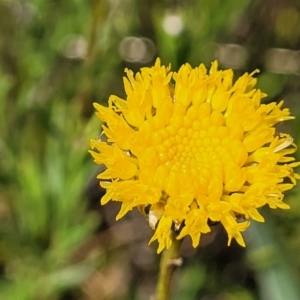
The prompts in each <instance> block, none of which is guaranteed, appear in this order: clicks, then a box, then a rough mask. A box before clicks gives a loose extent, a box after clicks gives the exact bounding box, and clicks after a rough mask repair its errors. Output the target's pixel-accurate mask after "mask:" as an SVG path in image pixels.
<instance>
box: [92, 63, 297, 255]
mask: <svg viewBox="0 0 300 300" xmlns="http://www.w3.org/2000/svg"><path fill="white" fill-rule="evenodd" d="M255 73H256V71H255V72H253V73H252V74H248V73H246V74H244V75H243V76H242V77H240V78H239V79H238V80H237V81H236V82H235V83H233V71H232V70H231V69H229V70H224V71H219V70H218V65H217V62H213V63H212V66H211V68H210V70H209V71H207V69H206V68H205V66H204V65H203V64H201V65H200V66H199V67H197V68H194V69H193V68H192V67H191V66H190V65H189V64H185V65H183V66H182V67H181V68H180V69H179V71H178V72H170V67H166V66H161V63H160V60H159V59H157V60H156V63H155V65H154V66H153V67H152V68H142V69H141V71H140V72H138V73H137V74H136V75H135V76H134V75H133V73H132V72H131V71H130V70H126V74H127V77H125V78H124V87H125V91H126V94H127V98H126V99H121V98H119V97H117V96H111V97H110V98H109V101H108V103H109V106H108V107H105V106H102V105H99V104H97V103H95V104H94V106H95V108H96V109H97V113H96V114H97V116H98V117H99V118H100V119H101V120H102V121H103V122H104V123H105V125H103V126H102V127H103V134H104V135H105V136H106V137H107V140H106V141H104V139H101V138H100V139H97V140H96V139H92V140H91V148H92V149H95V151H90V153H91V154H92V156H93V157H94V160H95V163H97V164H103V165H105V167H106V170H105V171H104V172H102V173H100V174H99V175H98V178H99V179H100V185H101V186H102V187H103V188H105V189H106V194H105V195H104V196H103V198H102V200H101V203H102V204H106V203H107V202H108V201H110V200H113V201H119V202H121V204H122V207H121V210H120V212H119V214H118V215H117V219H119V218H121V217H123V216H124V215H125V214H126V213H127V212H128V211H130V210H132V209H133V208H134V207H137V208H139V209H140V210H141V211H142V212H144V213H145V214H146V215H147V217H148V222H149V225H150V226H151V227H152V228H153V229H154V230H155V232H154V235H153V237H152V239H151V240H150V242H152V241H154V240H158V244H159V248H158V252H160V251H162V250H163V249H164V248H165V247H166V248H169V247H170V245H171V243H172V241H171V238H170V233H171V230H173V229H175V230H176V231H177V232H178V235H177V239H181V238H183V237H184V236H186V235H190V236H191V238H192V243H193V246H194V247H196V246H198V245H199V242H200V237H201V234H202V233H207V232H209V231H210V230H211V229H210V227H209V223H210V222H211V221H213V222H221V224H222V225H223V226H224V228H225V229H226V231H227V233H228V244H230V242H231V240H232V238H235V239H236V240H237V242H238V243H239V244H240V245H242V246H245V242H244V240H243V237H242V235H241V232H243V231H245V230H246V229H247V227H248V226H249V224H250V223H249V220H250V219H253V220H255V221H258V222H264V218H263V216H262V215H261V214H260V213H259V211H258V209H259V208H260V207H262V206H264V205H266V204H268V205H269V207H270V208H277V207H279V208H282V209H287V208H289V206H288V205H287V204H286V203H284V202H283V201H282V200H283V197H284V195H283V192H285V191H286V190H289V189H291V188H292V187H293V186H294V185H295V184H296V179H300V176H299V174H296V173H294V168H295V167H296V166H298V165H299V164H300V163H299V162H294V158H293V157H291V156H290V155H291V154H292V153H294V152H295V151H296V145H295V144H293V139H292V138H291V136H289V135H288V134H281V133H280V134H277V133H276V130H275V128H274V126H275V125H276V124H277V123H279V122H282V121H286V120H290V119H292V118H293V117H291V116H290V112H289V110H288V109H287V108H284V109H282V105H283V101H281V102H280V103H278V104H277V103H270V104H261V99H262V98H264V97H265V96H266V94H264V93H262V92H261V91H260V90H259V89H254V86H255V84H256V79H254V78H253V74H255Z"/></svg>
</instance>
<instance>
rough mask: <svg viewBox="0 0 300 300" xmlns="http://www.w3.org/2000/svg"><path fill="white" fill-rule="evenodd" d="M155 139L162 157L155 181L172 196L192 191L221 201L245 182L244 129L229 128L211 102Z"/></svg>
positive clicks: (172, 121) (192, 108)
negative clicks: (212, 107) (224, 195)
mask: <svg viewBox="0 0 300 300" xmlns="http://www.w3.org/2000/svg"><path fill="white" fill-rule="evenodd" d="M174 110H175V109H174ZM153 137H154V138H155V142H153V145H156V146H155V148H156V151H157V154H158V157H159V167H158V168H157V171H156V176H155V181H156V183H158V184H159V185H160V187H161V188H162V189H163V190H165V192H166V193H167V194H168V195H177V194H178V193H180V191H188V192H190V193H192V194H193V197H197V196H199V195H205V196H214V197H216V198H220V197H221V195H222V194H224V192H225V193H226V192H233V191H238V190H239V189H240V188H241V187H242V186H243V184H244V183H245V180H246V176H245V171H244V169H243V168H242V167H243V165H244V163H245V162H246V160H247V157H248V153H247V150H246V148H245V146H244V145H243V143H242V138H243V130H242V129H241V128H230V127H227V126H226V118H225V117H224V115H223V113H221V112H219V111H212V109H211V105H210V104H209V103H208V102H205V103H202V104H200V105H197V106H196V105H192V106H190V107H189V108H188V109H187V111H186V113H185V114H184V115H182V114H180V113H178V114H177V115H176V114H175V115H173V117H172V118H171V119H170V121H169V124H168V125H167V126H165V127H164V128H163V129H160V130H158V131H156V132H155V133H154V134H153Z"/></svg>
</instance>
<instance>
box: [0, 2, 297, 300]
mask: <svg viewBox="0 0 300 300" xmlns="http://www.w3.org/2000/svg"><path fill="white" fill-rule="evenodd" d="M157 56H160V57H161V58H162V62H163V63H164V64H168V63H171V64H172V68H173V70H176V69H178V67H179V66H180V65H181V64H182V63H185V62H189V63H191V64H192V65H193V66H197V65H198V64H199V63H201V62H203V63H205V64H206V65H207V66H209V64H210V62H211V61H212V60H214V59H216V58H217V59H218V60H219V64H220V67H221V68H233V69H234V70H235V74H236V76H239V75H241V74H242V73H243V72H245V71H250V72H251V71H253V70H254V69H256V68H259V69H260V70H261V72H260V73H259V74H258V76H257V77H258V86H259V87H260V88H261V89H263V90H264V91H265V92H266V93H268V94H269V98H267V100H266V101H268V102H270V101H279V100H281V99H285V100H286V102H285V106H288V107H290V109H291V110H292V114H293V115H295V116H296V117H298V118H296V119H295V120H293V121H290V122H288V123H287V124H283V125H282V126H280V127H279V128H278V131H279V132H280V131H284V132H290V133H292V134H293V136H294V138H295V143H296V144H298V145H299V144H300V131H299V128H300V127H299V126H300V105H299V101H300V2H299V1H296V0H288V1H287V0H276V1H274V0H273V1H272V0H252V1H250V0H239V1H236V0H177V1H176V0H166V1H158V0H155V1H150V0H106V1H104V0H98V1H97V0H64V1H59V0H0V300H48V299H51V300H52V299H53V300H69V299H70V300H102V299H116V300H118V299H126V300H127V299H128V300H131V299H136V300H144V299H145V300H146V299H147V300H148V299H150V296H151V295H153V292H154V289H155V282H156V276H157V272H158V260H159V256H157V254H156V246H157V245H155V244H154V245H151V246H150V247H149V246H148V245H147V243H148V240H149V239H150V237H151V235H152V232H151V229H150V228H149V227H148V225H147V223H146V222H145V220H144V218H143V217H142V216H141V215H140V214H139V213H137V212H132V213H130V214H129V215H128V216H126V217H125V218H124V219H123V220H121V221H119V222H116V221H115V215H116V212H117V211H118V209H119V206H118V204H114V203H110V204H108V205H107V206H105V207H100V205H99V199H100V197H101V195H102V194H103V191H102V190H101V189H100V188H99V186H98V181H97V180H96V179H95V175H96V174H97V172H99V169H98V168H97V166H96V165H94V164H93V162H92V159H91V157H89V155H88V153H87V150H88V149H89V139H90V138H94V137H97V136H98V135H99V134H100V132H101V131H100V130H101V128H100V123H99V121H98V120H97V119H96V118H95V117H94V109H93V106H92V103H93V102H100V103H106V102H107V99H108V97H109V95H110V94H117V95H119V96H124V91H123V86H122V76H123V75H124V73H123V70H124V68H125V67H128V68H131V69H132V70H134V71H136V70H138V69H139V68H140V67H141V66H145V65H152V64H153V62H154V61H155V58H156V57H157ZM298 159H299V154H298ZM299 193H300V191H299V188H298V187H296V188H295V189H294V190H292V191H291V192H290V193H289V194H288V195H287V202H288V203H289V204H290V205H291V207H292V209H291V210H290V211H268V210H266V211H264V212H263V213H264V215H265V216H266V219H267V222H266V223H265V224H259V225H257V224H254V223H253V224H252V225H253V226H252V227H251V229H250V230H249V231H248V232H247V233H246V235H245V237H246V239H247V243H248V246H247V248H246V249H243V248H241V247H239V246H238V245H236V244H235V243H233V244H232V246H231V247H227V237H226V234H225V233H224V231H223V230H222V228H221V227H219V226H216V227H214V229H213V232H212V233H211V234H209V235H207V236H205V237H203V239H202V245H201V247H199V248H198V249H196V250H195V249H193V248H191V246H190V241H189V240H186V241H185V242H184V243H183V246H182V249H181V250H182V251H181V254H182V257H183V258H184V265H183V267H182V268H181V269H180V270H177V272H176V274H175V277H174V283H175V284H174V285H173V292H172V299H174V300H191V299H192V300H196V299H197V300H198V299H199V300H240V299H241V300H255V299H258V300H270V299H272V300H282V299H284V300H299V299H300V293H299V286H300V255H299V251H300V199H299V195H300V194H299Z"/></svg>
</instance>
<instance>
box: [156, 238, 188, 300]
mask: <svg viewBox="0 0 300 300" xmlns="http://www.w3.org/2000/svg"><path fill="white" fill-rule="evenodd" d="M181 241H182V240H176V236H175V234H173V235H172V245H171V247H170V248H169V249H165V250H164V251H163V253H162V255H161V260H160V265H159V277H158V281H157V286H156V297H155V300H168V299H169V295H170V284H171V279H172V275H173V273H174V270H175V268H176V267H178V266H181V264H182V260H181V258H179V249H180V245H181Z"/></svg>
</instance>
